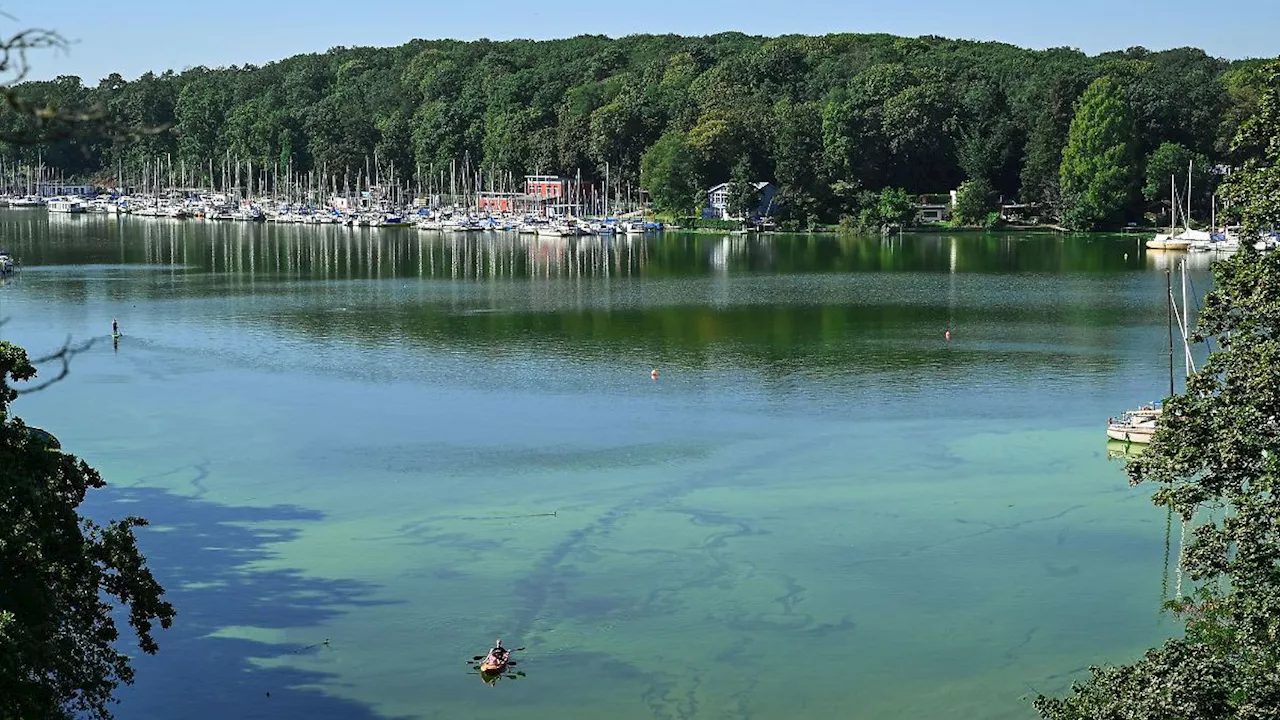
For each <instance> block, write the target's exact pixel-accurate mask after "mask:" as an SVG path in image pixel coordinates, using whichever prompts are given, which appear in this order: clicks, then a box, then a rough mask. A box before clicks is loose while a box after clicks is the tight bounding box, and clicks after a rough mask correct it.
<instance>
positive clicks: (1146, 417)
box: [1107, 403, 1162, 444]
mask: <svg viewBox="0 0 1280 720" xmlns="http://www.w3.org/2000/svg"><path fill="white" fill-rule="evenodd" d="M1161 412H1162V409H1161V407H1160V404H1159V403H1152V404H1151V405H1144V406H1142V407H1140V408H1138V409H1136V410H1130V411H1128V412H1126V413H1124V414H1123V415H1121V416H1120V417H1118V418H1107V437H1109V438H1111V439H1112V440H1121V441H1123V442H1127V443H1142V444H1146V443H1149V442H1151V436H1152V435H1154V434H1155V432H1156V421H1158V420H1159V419H1160V413H1161Z"/></svg>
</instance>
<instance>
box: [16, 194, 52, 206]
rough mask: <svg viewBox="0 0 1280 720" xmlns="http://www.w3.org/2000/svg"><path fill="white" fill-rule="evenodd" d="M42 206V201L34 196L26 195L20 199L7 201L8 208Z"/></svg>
mask: <svg viewBox="0 0 1280 720" xmlns="http://www.w3.org/2000/svg"><path fill="white" fill-rule="evenodd" d="M41 205H44V199H43V198H40V197H36V196H35V195H26V196H24V197H20V198H13V199H12V200H10V201H9V207H15V208H33V207H40V206H41Z"/></svg>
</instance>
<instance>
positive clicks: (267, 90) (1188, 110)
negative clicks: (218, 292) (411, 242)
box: [0, 33, 1261, 224]
mask: <svg viewBox="0 0 1280 720" xmlns="http://www.w3.org/2000/svg"><path fill="white" fill-rule="evenodd" d="M1103 75H1110V76H1111V77H1112V78H1114V83H1115V84H1116V86H1117V87H1118V88H1119V89H1120V90H1121V91H1123V93H1124V94H1125V95H1126V96H1127V97H1128V98H1129V104H1130V106H1131V107H1132V108H1133V109H1134V112H1133V113H1132V130H1131V133H1132V138H1131V140H1132V142H1131V149H1132V151H1133V154H1132V155H1131V156H1130V157H1129V158H1128V159H1127V163H1128V166H1127V170H1128V177H1129V178H1130V179H1131V180H1132V181H1133V183H1134V184H1135V188H1134V195H1133V197H1132V198H1129V200H1132V201H1135V202H1132V203H1131V202H1129V201H1126V202H1125V203H1123V204H1122V205H1123V208H1122V209H1121V210H1120V211H1117V212H1116V213H1115V214H1116V217H1115V218H1110V217H1107V218H1104V219H1105V220H1106V221H1108V222H1111V221H1120V220H1124V219H1126V218H1127V217H1128V216H1129V213H1130V211H1131V210H1137V209H1138V207H1137V206H1138V203H1137V202H1136V201H1137V200H1138V197H1137V193H1136V190H1137V188H1136V183H1137V181H1138V178H1139V177H1140V171H1141V167H1140V165H1141V163H1142V160H1143V159H1144V158H1145V157H1146V156H1147V155H1148V154H1149V153H1151V152H1152V151H1153V150H1155V149H1156V148H1157V147H1159V146H1160V145H1161V143H1164V142H1175V143H1178V144H1180V145H1182V146H1183V147H1186V148H1188V149H1189V150H1190V151H1191V152H1196V153H1201V154H1203V155H1205V156H1206V157H1207V158H1208V159H1209V160H1210V161H1211V162H1214V163H1217V162H1221V161H1224V160H1226V161H1231V162H1236V163H1242V162H1244V160H1245V159H1247V158H1248V157H1260V156H1261V151H1260V149H1259V148H1258V147H1254V146H1248V145H1244V144H1242V145H1238V146H1237V149H1236V150H1229V149H1228V148H1227V143H1226V142H1225V140H1224V138H1230V137H1233V136H1234V135H1235V131H1236V128H1237V127H1238V125H1239V124H1240V122H1242V121H1243V119H1244V118H1245V117H1247V116H1248V114H1249V113H1250V112H1252V110H1253V108H1254V107H1256V105H1257V98H1258V95H1259V90H1258V88H1259V87H1260V86H1261V75H1259V73H1258V71H1257V64H1256V63H1250V62H1239V63H1231V64H1228V63H1226V62H1225V61H1222V60H1218V59H1216V58H1211V57H1208V56H1207V55H1205V54H1204V53H1203V52H1201V51H1199V50H1194V49H1189V48H1179V49H1175V50H1169V51H1165V52H1148V51H1146V50H1143V49H1141V48H1134V49H1130V50H1126V51H1124V52H1120V53H1107V54H1104V55H1101V56H1097V57H1089V56H1086V55H1084V54H1082V53H1080V52H1077V51H1074V50H1069V49H1061V48H1059V49H1053V50H1046V51H1032V50H1025V49H1021V48H1016V47H1012V46H1009V45H1002V44H999V43H974V42H968V41H957V40H948V39H944V38H937V37H928V38H917V39H912V40H904V39H902V38H895V37H892V36H888V35H853V34H839V35H825V36H818V37H805V36H786V37H778V38H763V37H750V36H747V35H743V34H740V33H723V34H720V35H714V36H710V37H678V36H673V35H665V36H649V35H635V36H629V37H626V38H620V39H616V40H610V39H608V38H603V37H599V36H583V37H576V38H571V39H565V40H554V41H546V42H534V41H528V40H513V41H509V42H491V41H487V40H485V41H476V42H458V41H452V40H438V41H423V40H415V41H413V42H410V43H407V44H405V45H402V46H400V47H391V48H335V49H333V50H330V51H328V52H326V53H320V54H309V55H298V56H295V57H291V58H287V59H285V60H282V61H280V62H275V63H270V64H267V65H265V66H262V67H253V66H244V67H230V68H218V69H208V68H193V69H191V70H187V71H184V72H182V73H172V72H168V73H164V74H160V75H155V74H146V75H143V76H142V77H140V78H138V79H137V80H134V81H125V80H124V79H123V78H121V77H120V76H119V75H112V76H110V77H108V78H107V79H106V80H104V81H102V82H101V83H100V84H99V85H98V86H97V87H92V88H87V87H84V86H83V84H82V83H81V81H80V80H79V78H58V79H57V80H54V81H47V82H32V83H24V84H21V85H19V86H17V87H16V88H15V93H17V94H19V95H22V96H24V97H29V98H31V99H32V100H33V101H37V103H39V102H47V104H48V105H50V106H55V107H61V108H82V107H96V106H103V107H105V108H106V111H107V113H108V114H109V115H110V116H111V117H113V118H116V119H117V120H118V122H119V123H120V124H125V125H142V126H152V127H154V126H166V125H171V126H172V128H173V129H172V131H171V132H168V133H164V134H161V135H147V136H142V137H136V138H128V139H117V138H103V139H100V140H96V141H89V140H86V139H84V138H77V139H66V140H58V141H57V142H52V143H48V144H46V145H45V146H43V147H41V148H39V149H36V148H31V147H23V146H19V145H9V146H5V147H0V154H2V155H3V156H4V157H5V159H7V160H10V161H12V160H20V161H22V162H24V163H31V164H34V163H36V162H37V161H41V162H43V163H44V164H45V166H46V167H47V168H51V169H52V170H53V171H54V172H55V173H61V174H64V175H68V176H74V175H92V174H94V173H97V172H99V171H102V170H106V171H107V174H109V175H111V176H115V175H116V174H117V173H123V174H124V175H126V176H131V177H139V176H140V175H142V173H143V172H145V171H146V170H147V169H148V168H150V169H154V167H155V166H156V163H157V161H163V162H166V163H167V160H168V157H169V156H170V155H172V156H173V159H174V164H175V167H176V166H177V164H178V163H180V162H185V166H186V167H187V168H188V169H189V170H191V173H194V174H198V175H199V177H201V178H203V177H204V176H205V175H207V174H208V172H209V166H210V165H212V166H213V170H214V174H215V175H217V176H220V175H221V174H222V172H223V170H222V168H223V166H224V164H225V165H227V166H230V167H231V168H234V166H235V164H236V163H237V162H239V163H242V164H247V163H249V162H252V163H253V164H254V166H255V167H256V168H263V167H275V166H277V165H280V164H284V165H292V167H293V169H294V171H295V172H308V171H316V172H318V173H325V174H327V175H329V176H330V178H331V179H333V178H336V180H337V182H338V183H339V184H341V183H342V182H344V181H345V180H350V181H354V178H355V176H358V175H360V174H363V173H364V172H365V168H366V167H367V166H371V165H373V163H374V159H375V158H376V162H377V165H378V168H377V169H376V170H375V172H380V173H381V177H384V178H385V177H386V176H387V175H388V174H389V171H394V172H395V174H396V175H397V176H398V177H400V178H403V179H404V180H405V182H410V181H411V179H417V180H420V181H421V180H423V179H427V178H429V179H432V180H434V181H435V182H437V183H439V182H440V180H441V174H442V173H443V174H444V178H445V180H447V179H448V174H449V172H450V170H451V168H452V170H453V172H454V173H455V174H457V175H459V176H462V175H463V174H464V173H465V174H466V175H468V176H471V175H473V174H474V173H475V172H476V171H477V170H478V169H479V170H482V171H483V172H484V173H485V174H486V177H493V176H507V177H515V178H518V177H519V176H520V175H521V174H523V173H532V172H538V173H560V174H564V175H569V176H574V175H577V174H579V173H581V175H582V177H583V179H584V181H587V182H599V181H600V180H602V179H603V175H604V166H605V164H606V163H607V164H608V166H609V176H610V179H611V181H612V182H614V183H616V185H615V186H616V187H626V186H628V185H630V186H633V187H634V186H635V185H637V184H643V183H642V182H641V180H642V179H641V178H640V175H642V174H643V165H644V158H645V157H647V156H648V153H649V152H650V151H651V150H652V149H653V148H654V146H655V144H656V143H658V142H659V141H660V140H661V139H663V138H668V137H674V136H676V135H682V136H683V137H684V138H685V146H686V148H687V150H688V163H687V164H688V165H689V166H690V167H689V168H685V167H684V166H685V165H686V163H685V162H684V159H683V158H681V161H680V163H678V164H679V165H681V172H680V174H681V175H682V176H685V175H687V176H689V177H687V178H683V179H682V180H681V183H686V181H687V184H689V185H691V186H692V187H693V188H706V187H708V186H711V185H714V184H716V183H719V182H723V181H725V180H726V179H727V178H728V176H729V174H730V172H731V170H732V168H733V166H734V164H736V163H737V162H738V161H739V160H740V159H742V158H743V157H746V158H747V159H748V161H749V163H750V166H751V168H752V170H753V179H755V180H758V181H772V182H774V183H775V184H776V185H777V186H778V191H779V196H778V203H779V205H780V206H781V208H782V210H783V212H784V213H785V216H784V219H785V220H787V221H789V222H794V223H802V224H815V223H822V222H833V221H835V220H836V219H837V218H839V217H841V216H845V215H848V216H852V217H857V216H860V215H861V214H862V212H863V211H864V210H866V209H868V206H867V205H866V204H860V203H858V202H856V199H857V198H856V193H857V192H859V191H861V190H864V189H865V190H871V191H873V192H879V191H880V190H881V189H882V188H885V187H900V188H904V189H906V190H907V191H908V192H911V193H917V194H918V193H942V192H946V191H948V190H950V189H952V188H955V187H956V186H957V185H958V184H959V183H960V182H961V181H962V180H964V179H966V178H968V179H974V180H979V179H981V180H983V181H985V182H986V183H987V184H988V185H989V186H990V187H991V189H992V190H993V191H994V192H995V193H997V194H999V195H1002V196H1004V197H1008V198H1014V197H1017V198H1018V199H1020V200H1022V201H1024V202H1032V203H1041V204H1042V205H1043V206H1044V207H1045V208H1046V212H1048V213H1049V214H1054V213H1056V212H1058V211H1059V210H1060V209H1061V207H1060V206H1061V205H1062V204H1063V198H1062V193H1061V178H1062V175H1061V170H1062V165H1063V159H1064V158H1063V149H1064V147H1065V146H1066V145H1067V140H1068V137H1067V135H1068V128H1069V126H1070V125H1071V123H1072V119H1073V117H1074V116H1075V111H1074V107H1073V104H1074V103H1075V102H1076V101H1077V100H1078V99H1079V98H1080V95H1081V93H1082V92H1083V91H1084V89H1085V88H1086V87H1087V86H1088V84H1089V82H1090V81H1092V80H1093V79H1095V78H1097V77H1100V76H1103ZM32 122H33V120H32V118H31V117H28V116H24V115H21V114H18V113H14V112H9V111H6V110H3V109H0V136H3V135H4V134H6V133H17V132H21V131H24V130H30V127H29V126H30V124H31V123H32ZM659 154H662V153H659ZM210 161H212V162H210ZM464 168H465V170H464ZM415 176H418V177H416V178H415ZM1073 177H1074V176H1073ZM1090 177H1093V178H1095V180H1098V179H1099V178H1098V176H1097V174H1096V173H1094V174H1091V175H1090ZM681 183H677V184H676V186H677V189H676V190H675V192H674V196H676V197H681V198H684V197H687V196H688V195H689V194H690V193H686V192H684V191H683V190H680V189H678V186H679V185H680V184H681ZM1102 184H1103V185H1105V183H1102ZM1084 185H1085V186H1088V185H1089V184H1088V183H1084ZM1093 188H1094V191H1093V192H1089V193H1073V194H1071V197H1070V198H1069V199H1070V200H1071V201H1072V202H1071V206H1070V208H1069V209H1070V210H1071V211H1072V215H1073V217H1075V218H1081V219H1084V220H1086V221H1088V222H1087V223H1086V224H1089V223H1093V222H1095V221H1096V216H1097V215H1098V214H1102V215H1109V214H1110V212H1111V210H1112V208H1111V207H1110V203H1111V199H1110V198H1108V197H1104V196H1106V195H1109V193H1108V192H1103V187H1102V186H1101V185H1098V184H1096V183H1095V185H1094V186H1093ZM692 194H695V195H696V191H695V192H694V193H692ZM672 197H673V195H672V194H667V197H666V200H667V203H668V205H669V204H670V202H671V200H672ZM1077 201H1079V202H1077ZM680 204H684V205H685V206H686V208H685V209H686V211H687V210H688V209H689V206H690V203H689V202H686V201H684V200H681V201H680ZM873 214H875V213H873Z"/></svg>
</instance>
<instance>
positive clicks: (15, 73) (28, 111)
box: [0, 12, 169, 145]
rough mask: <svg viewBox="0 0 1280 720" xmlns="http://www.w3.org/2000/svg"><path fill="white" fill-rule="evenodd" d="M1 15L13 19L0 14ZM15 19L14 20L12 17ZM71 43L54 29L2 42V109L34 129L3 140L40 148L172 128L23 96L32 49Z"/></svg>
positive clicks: (0, 135) (0, 137)
mask: <svg viewBox="0 0 1280 720" xmlns="http://www.w3.org/2000/svg"><path fill="white" fill-rule="evenodd" d="M0 16H3V17H10V16H8V15H7V14H5V13H3V12H0ZM11 19H12V18H11ZM69 47H70V43H68V42H67V40H66V39H65V38H63V37H62V36H61V35H59V34H58V33H57V32H55V31H53V30H43V29H40V28H29V29H26V30H22V31H20V32H18V33H15V34H14V35H12V36H10V37H9V38H7V39H5V40H0V78H3V80H2V81H0V106H3V107H7V108H8V109H10V110H12V111H13V112H15V113H17V114H18V115H21V116H23V117H26V118H30V119H31V121H32V122H33V123H34V127H33V128H31V129H29V130H22V131H16V132H15V131H0V141H3V142H7V143H11V144H14V145H38V144H42V143H49V142H59V141H62V140H72V139H77V138H89V139H99V138H104V137H108V138H112V139H119V140H125V141H132V140H138V139H140V138H142V137H145V136H148V135H158V134H160V133H163V132H165V131H167V130H168V129H169V125H168V124H166V125H162V126H156V127H146V128H136V127H125V126H124V125H122V124H120V123H118V122H115V121H113V120H112V119H111V118H110V117H109V116H108V113H107V107H106V105H105V104H103V103H96V104H94V105H93V106H92V107H89V108H85V109H79V110H73V109H69V108H63V107H57V106H55V105H50V104H37V103H34V102H32V101H30V100H28V99H26V98H24V97H22V96H21V95H20V94H19V93H18V91H17V86H18V85H19V84H21V83H22V82H23V81H24V80H26V79H27V75H28V74H29V72H30V70H31V65H30V63H29V62H28V60H27V53H28V52H30V51H32V50H63V51H65V50H67V49H68V48H69Z"/></svg>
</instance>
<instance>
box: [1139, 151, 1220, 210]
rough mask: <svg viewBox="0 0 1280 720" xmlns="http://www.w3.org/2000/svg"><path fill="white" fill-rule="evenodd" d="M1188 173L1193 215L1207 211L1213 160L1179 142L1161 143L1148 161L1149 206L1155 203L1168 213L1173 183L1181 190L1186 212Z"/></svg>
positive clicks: (1146, 195)
mask: <svg viewBox="0 0 1280 720" xmlns="http://www.w3.org/2000/svg"><path fill="white" fill-rule="evenodd" d="M1188 170H1190V171H1191V206H1192V212H1193V213H1194V212H1196V211H1201V212H1203V211H1207V210H1208V209H1209V208H1208V205H1209V198H1210V197H1211V196H1212V191H1213V188H1212V185H1211V183H1212V177H1213V176H1212V175H1211V174H1210V173H1209V160H1208V159H1207V158H1206V157H1205V156H1204V155H1201V154H1200V153H1196V152H1192V151H1190V150H1188V149H1186V148H1185V147H1183V146H1181V145H1179V144H1177V143H1161V145H1160V147H1158V148H1156V149H1155V150H1153V151H1152V152H1151V155H1150V156H1149V157H1148V158H1147V181H1146V183H1145V184H1144V185H1143V186H1142V196H1143V197H1144V198H1146V200H1147V202H1148V203H1154V204H1155V205H1156V206H1157V207H1160V208H1164V209H1165V212H1168V209H1169V208H1170V205H1169V203H1170V197H1171V193H1170V190H1171V189H1172V188H1171V187H1170V184H1171V183H1173V184H1174V187H1176V188H1177V190H1178V196H1179V203H1180V205H1181V212H1183V213H1185V212H1186V205H1187V199H1186V197H1185V196H1186V194H1187V186H1186V183H1187V171H1188ZM1170 222H1171V223H1172V220H1170Z"/></svg>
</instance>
